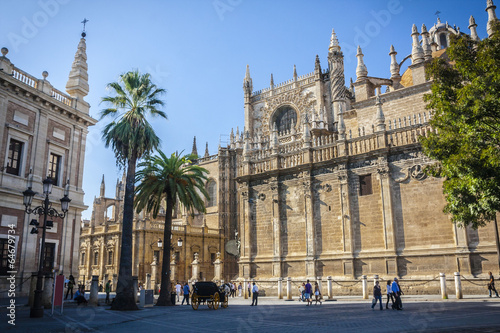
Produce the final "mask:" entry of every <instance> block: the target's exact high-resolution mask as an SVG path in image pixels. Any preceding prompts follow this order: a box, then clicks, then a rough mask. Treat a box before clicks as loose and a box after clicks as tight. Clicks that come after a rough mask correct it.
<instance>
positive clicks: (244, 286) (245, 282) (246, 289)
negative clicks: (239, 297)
mask: <svg viewBox="0 0 500 333" xmlns="http://www.w3.org/2000/svg"><path fill="white" fill-rule="evenodd" d="M243 295H244V296H245V299H248V280H247V279H246V278H245V279H243Z"/></svg>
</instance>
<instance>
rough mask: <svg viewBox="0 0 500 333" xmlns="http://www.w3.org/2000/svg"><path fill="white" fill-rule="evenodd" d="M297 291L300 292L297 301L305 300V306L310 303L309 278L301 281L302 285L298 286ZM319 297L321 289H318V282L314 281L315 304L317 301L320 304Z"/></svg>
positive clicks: (311, 293) (311, 301)
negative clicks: (304, 281) (303, 281)
mask: <svg viewBox="0 0 500 333" xmlns="http://www.w3.org/2000/svg"><path fill="white" fill-rule="evenodd" d="M299 293H300V298H299V301H302V302H307V305H306V306H309V305H312V303H313V299H312V295H313V288H312V285H311V283H310V282H309V280H307V282H306V283H302V285H301V286H300V287H299ZM321 297H322V296H321V290H320V289H319V284H318V282H314V299H315V301H316V303H315V305H317V304H318V302H319V304H320V305H321V304H323V302H321Z"/></svg>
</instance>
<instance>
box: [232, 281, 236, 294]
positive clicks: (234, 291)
mask: <svg viewBox="0 0 500 333" xmlns="http://www.w3.org/2000/svg"><path fill="white" fill-rule="evenodd" d="M231 297H233V298H234V297H236V285H235V284H234V283H232V282H231Z"/></svg>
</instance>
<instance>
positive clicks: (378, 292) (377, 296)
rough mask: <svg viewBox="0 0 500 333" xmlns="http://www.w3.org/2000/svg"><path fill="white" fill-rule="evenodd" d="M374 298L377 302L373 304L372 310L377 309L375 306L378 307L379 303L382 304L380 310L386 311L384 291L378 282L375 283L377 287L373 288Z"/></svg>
mask: <svg viewBox="0 0 500 333" xmlns="http://www.w3.org/2000/svg"><path fill="white" fill-rule="evenodd" d="M373 298H374V299H375V301H374V302H372V310H373V309H375V305H377V302H380V310H381V311H382V310H383V309H384V307H383V306H382V290H381V288H380V284H379V283H378V281H375V285H374V286H373Z"/></svg>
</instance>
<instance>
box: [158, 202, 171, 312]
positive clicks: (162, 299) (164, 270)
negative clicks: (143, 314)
mask: <svg viewBox="0 0 500 333" xmlns="http://www.w3.org/2000/svg"><path fill="white" fill-rule="evenodd" d="M166 199H167V209H166V212H165V229H164V231H163V244H164V245H163V262H162V264H161V289H160V296H159V297H158V301H157V302H156V305H160V306H169V305H174V304H172V302H171V299H170V293H171V290H172V283H171V282H170V246H171V243H172V240H171V239H170V237H171V235H172V207H173V200H172V199H171V198H170V193H167V195H166Z"/></svg>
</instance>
